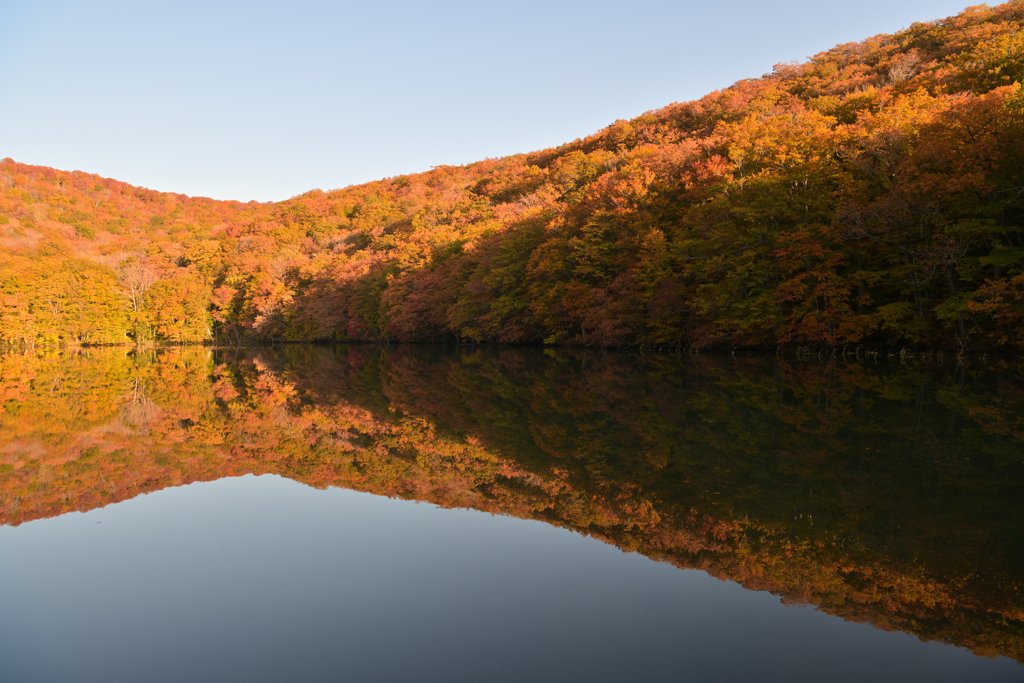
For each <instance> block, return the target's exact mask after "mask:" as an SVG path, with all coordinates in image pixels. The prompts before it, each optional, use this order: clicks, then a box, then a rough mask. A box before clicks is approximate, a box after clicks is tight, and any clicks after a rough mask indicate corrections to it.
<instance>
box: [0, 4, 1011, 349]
mask: <svg viewBox="0 0 1024 683" xmlns="http://www.w3.org/2000/svg"><path fill="white" fill-rule="evenodd" d="M1022 27H1024V2H1022V1H1021V0H1014V1H1012V2H1008V3H1006V4H1003V5H999V6H997V7H994V8H989V7H985V6H980V7H974V8H969V9H968V10H965V11H964V12H963V13H961V14H959V15H957V16H955V17H951V18H949V19H946V20H943V21H938V22H931V23H926V24H915V25H913V26H911V27H910V28H909V29H907V30H905V31H902V32H900V33H897V34H894V35H880V36H876V37H874V38H870V39H868V40H865V41H863V42H861V43H854V44H848V45H840V46H838V47H835V48H833V49H831V50H829V51H827V52H824V53H821V54H818V55H815V56H814V57H813V58H811V59H810V60H809V61H807V62H805V63H802V64H784V65H779V66H777V67H776V69H775V70H774V72H773V73H771V74H769V75H766V76H763V77H761V78H757V79H751V80H745V81H741V82H739V83H736V84H735V85H733V86H732V87H729V88H727V89H725V90H722V91H719V92H714V93H711V94H709V95H707V96H706V97H704V98H702V99H701V100H699V101H696V102H687V103H682V104H672V105H670V106H668V107H665V108H663V109H660V110H657V111H653V112H649V113H647V114H644V115H643V116H640V117H638V118H636V119H633V120H631V121H617V122H616V123H614V124H613V125H611V126H609V127H608V128H606V129H604V130H602V131H600V132H598V133H596V134H594V135H592V136H590V137H588V138H586V139H583V140H577V141H574V142H572V143H569V144H566V145H563V146H561V147H558V148H555V149H547V150H541V151H538V152H532V153H529V154H522V155H516V156H512V157H506V158H502V159H489V160H486V161H482V162H478V163H474V164H469V165H466V166H461V167H438V168H435V169H433V170H432V171H430V172H427V173H421V174H417V175H409V176H401V177H396V178H388V179H385V180H381V181H378V182H373V183H368V184H365V185H360V186H354V187H349V188H345V189H341V190H334V191H330V192H323V191H320V190H314V191H311V192H308V193H306V194H304V195H301V196H299V197H295V198H293V199H290V200H287V201H284V202H279V203H274V204H257V203H249V204H243V203H239V202H218V201H213V200H209V199H201V198H189V197H184V196H181V195H174V194H167V193H159V192H154V191H151V190H146V189H141V188H136V187H132V186H129V185H126V184H124V183H120V182H117V181H113V180H109V179H104V178H99V177H97V176H95V175H90V174H87V173H81V172H77V171H76V172H63V171H56V170H53V169H49V168H43V167H38V166H29V165H25V164H20V163H15V162H13V161H11V160H9V159H8V160H4V161H3V162H2V163H0V193H2V194H0V247H2V250H0V297H2V299H0V341H3V342H6V343H8V344H18V345H38V344H54V343H64V344H94V343H125V342H135V343H148V342H152V341H169V342H171V341H202V340H206V339H211V338H213V337H217V338H220V339H222V340H231V341H232V342H241V341H269V340H290V341H316V340H334V341H349V340H359V341H381V340H395V341H431V340H444V339H448V340H455V339H458V340H463V341H497V342H508V343H548V344H573V345H614V346H625V345H655V346H690V347H697V348H701V347H732V346H769V347H771V348H775V347H776V346H778V345H813V346H843V345H857V344H866V345H881V344H896V343H899V344H904V345H919V346H927V347H939V348H951V349H963V348H970V349H1014V348H1019V347H1020V346H1021V345H1024V330H1022V324H1024V268H1022V266H1024V152H1022V150H1024V89H1022V86H1021V82H1022V81H1024V31H1022Z"/></svg>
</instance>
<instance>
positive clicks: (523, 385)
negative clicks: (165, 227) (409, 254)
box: [0, 346, 1024, 661]
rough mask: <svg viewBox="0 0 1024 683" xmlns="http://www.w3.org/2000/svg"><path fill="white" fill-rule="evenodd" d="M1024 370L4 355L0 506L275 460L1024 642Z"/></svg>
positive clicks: (812, 600)
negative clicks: (1022, 540) (1023, 446)
mask: <svg viewBox="0 0 1024 683" xmlns="http://www.w3.org/2000/svg"><path fill="white" fill-rule="evenodd" d="M595 356H597V357H595ZM1020 371H1021V367H1019V366H1014V365H1011V364H1008V363H1005V362H997V363H995V364H994V365H993V366H992V367H989V368H985V369H976V368H975V369H971V368H970V367H969V366H967V365H959V366H957V368H956V369H955V370H954V369H953V368H951V367H947V368H929V367H926V366H901V365H896V366H894V367H893V366H890V367H888V368H887V367H884V366H878V367H876V366H874V364H868V365H862V364H857V363H848V364H847V363H838V362H835V363H814V364H801V365H790V364H788V363H785V362H776V361H774V360H770V361H768V362H765V361H762V360H760V359H757V360H754V359H729V358H724V359H715V358H709V357H707V356H696V357H690V359H689V361H687V362H680V361H679V360H678V359H676V358H674V357H669V356H666V355H661V356H659V355H647V356H646V357H645V358H631V357H628V356H625V355H619V354H615V353H609V354H607V355H606V354H603V353H601V354H595V353H593V352H585V351H559V352H556V351H552V350H548V351H546V352H542V351H540V350H537V349H508V348H502V349H485V350H481V349H480V348H477V349H474V350H469V349H466V347H461V348H454V347H449V348H448V350H445V349H444V348H442V347H436V346H431V347H419V346H402V347H391V348H389V349H378V348H374V347H365V346H349V347H320V346H290V347H286V348H284V349H279V350H273V349H258V350H249V349H241V350H212V349H203V348H198V347H191V348H172V349H160V350H139V351H131V352H127V353H126V352H125V351H124V350H121V349H90V350H82V351H78V352H68V353H59V352H54V351H46V352H39V351H36V352H30V353H20V354H3V355H0V397H2V398H0V524H18V523H22V522H27V521H30V520H33V519H39V518H42V517H47V516H51V515H56V514H61V513H64V512H68V511H73V510H89V509H93V508H96V507H101V506H103V505H106V504H109V503H112V502H117V501H119V500H124V499H127V498H132V497H134V496H137V495H139V494H141V493H145V492H149V491H153V490H158V489H162V488H165V487H169V486H177V485H181V484H185V483H189V482H193V481H203V480H212V479H217V478H220V477H226V476H237V475H241V474H246V473H258V474H262V473H275V474H280V475H282V476H285V477H289V478H291V479H294V480H296V481H301V482H304V483H307V484H310V485H312V486H316V487H326V486H341V487H345V488H351V489H356V490H361V491H368V492H372V493H374V494H378V495H388V496H398V497H402V498H407V499H416V500H423V501H429V502H431V503H435V504H438V505H442V506H446V507H469V508H475V509H479V510H484V511H487V512H491V513H496V514H506V515H513V516H516V517H521V518H524V519H537V520H542V521H544V522H546V523H548V524H551V525H555V526H560V527H565V528H568V529H572V530H575V531H577V532H579V533H582V534H587V535H590V536H594V537H597V538H600V539H603V540H606V541H608V542H609V543H613V544H615V545H616V546H618V547H620V548H622V549H623V550H625V551H636V552H640V553H643V554H645V555H647V556H649V557H652V558H655V559H659V560H663V561H667V562H671V563H673V564H675V565H676V566H679V567H684V568H697V569H701V570H704V571H707V572H710V573H712V574H713V575H715V576H718V577H721V578H723V579H729V580H733V581H737V582H739V583H741V584H742V585H744V586H746V587H748V588H751V589H755V590H770V591H772V592H774V593H776V594H778V595H781V596H783V597H784V599H786V600H787V601H790V602H796V603H804V604H811V605H816V606H818V607H819V608H821V609H822V610H824V611H827V612H829V613H832V614H836V615H838V616H841V617H843V618H845V619H852V620H857V621H868V622H870V623H873V624H875V625H876V626H879V627H881V628H885V629H900V630H903V631H906V632H909V633H913V634H915V635H917V636H919V637H920V638H922V639H924V640H942V641H945V642H951V643H955V644H957V645H960V646H963V647H968V648H970V649H972V650H973V651H974V652H976V653H979V654H984V655H989V656H994V655H1003V656H1007V657H1012V658H1014V659H1017V660H1018V661H1024V546H1022V544H1021V543H1020V538H1021V533H1022V531H1024V515H1022V512H1024V510H1022V506H1024V497H1022V496H1021V495H1020V494H1021V487H1022V485H1024V466H1022V463H1021V457H1020V454H1021V442H1022V440H1024V417H1022V416H1024V384H1022V382H1021V376H1020Z"/></svg>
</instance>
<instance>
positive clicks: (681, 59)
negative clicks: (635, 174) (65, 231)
mask: <svg viewBox="0 0 1024 683" xmlns="http://www.w3.org/2000/svg"><path fill="white" fill-rule="evenodd" d="M965 6H966V5H965V3H964V0H859V1H858V2H856V3H853V2H849V1H848V0H843V1H839V2H833V1H831V0H774V1H772V2H766V1H764V0H760V1H754V0H718V1H717V2H692V1H690V0H677V1H676V2H664V1H658V0H632V1H631V2H628V3H627V2H605V1H603V0H595V1H592V2H568V1H560V0H546V1H545V2H535V1H534V0H519V1H518V2H505V1H504V0H501V1H495V2H481V1H480V0H475V1H472V2H462V1H452V2H443V1H438V2H405V1H402V0H392V1H391V2H387V3H383V2H380V3H366V2H343V1H339V2H311V1H301V0H290V1H289V2H261V1H259V0H250V1H249V2H222V1H218V0H205V1H202V2H192V1H191V0H179V1H177V2H173V3H172V2H164V3H145V2H143V3H140V2H137V0H136V1H133V2H117V1H102V0H93V1H90V0H75V1H69V2H62V1H60V0H0V158H3V157H11V158H13V159H14V160H16V161H20V162H24V163H29V164H39V165H44V166H53V167H55V168H60V169H63V170H83V171H88V172H90V173H98V174H99V175H101V176H105V177H112V178H116V179H118V180H122V181H125V182H129V183H132V184H134V185H141V186H143V187H148V188H151V189H155V190H160V191H165V192H180V193H184V194H188V195H200V196H207V197H213V198H216V199H237V200H242V201H249V200H253V199H255V200H258V201H271V200H273V201H277V200H282V199H287V198H288V197H292V196H295V195H297V194H301V193H302V192H305V191H307V190H310V189H314V188H320V189H324V190H329V189H334V188H339V187H345V186H347V185H352V184H356V183H361V182H367V181H371V180H376V179H379V178H383V177H388V176H396V175H402V174H405V173H413V172H418V171H426V170H429V169H430V168H431V167H432V166H438V165H445V164H465V163H470V162H473V161H478V160H481V159H485V158H489V157H500V156H505V155H508V154H515V153H519V152H529V151H532V150H536V149H543V148H545V147H551V146H555V145H558V144H561V143H563V142H570V141H572V140H574V139H576V138H580V137H584V136H586V135H588V134H590V133H593V132H595V131H597V130H600V129H601V128H603V127H605V126H607V125H608V124H610V123H612V122H614V121H615V120H617V119H628V118H632V117H634V116H637V115H639V114H642V113H644V112H645V111H649V110H651V109H657V108H659V107H663V106H665V105H667V104H670V103H671V102H682V101H686V100H691V99H696V98H699V97H701V96H702V95H704V94H706V93H708V92H711V91H713V90H717V89H720V88H724V87H727V86H729V85H730V84H732V83H734V82H735V81H737V80H739V79H742V78H751V77H757V76H760V75H762V74H765V73H768V72H770V71H771V70H772V67H773V65H775V64H778V63H780V62H789V61H802V60H804V59H806V58H807V57H809V56H811V55H813V54H815V53H817V52H821V51H823V50H827V49H828V48H830V47H832V46H833V45H836V44H839V43H845V42H851V41H857V40H862V39H864V38H867V37H870V36H872V35H875V34H878V33H890V32H893V31H897V30H899V29H901V28H906V27H908V26H910V25H911V24H912V23H914V22H915V21H929V20H932V19H939V18H943V17H946V16H949V15H952V14H955V13H957V12H959V11H960V10H962V9H963V8H964V7H965Z"/></svg>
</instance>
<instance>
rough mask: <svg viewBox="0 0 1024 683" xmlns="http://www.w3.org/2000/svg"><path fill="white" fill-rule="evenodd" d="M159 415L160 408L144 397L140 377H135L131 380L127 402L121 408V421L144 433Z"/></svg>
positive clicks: (144, 387) (144, 392) (143, 386)
mask: <svg viewBox="0 0 1024 683" xmlns="http://www.w3.org/2000/svg"><path fill="white" fill-rule="evenodd" d="M159 415H160V406H158V405H157V404H156V403H154V402H153V399H151V398H149V396H146V385H145V384H144V383H143V382H142V379H141V378H140V377H136V378H135V379H134V380H132V384H131V390H130V391H129V392H128V395H127V400H126V401H125V403H124V405H123V406H121V421H122V422H124V423H125V424H127V425H131V426H133V427H136V428H138V429H140V430H142V431H143V432H146V431H148V430H149V424H150V423H151V422H152V421H153V420H154V419H156V418H157V417H158V416H159Z"/></svg>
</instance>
